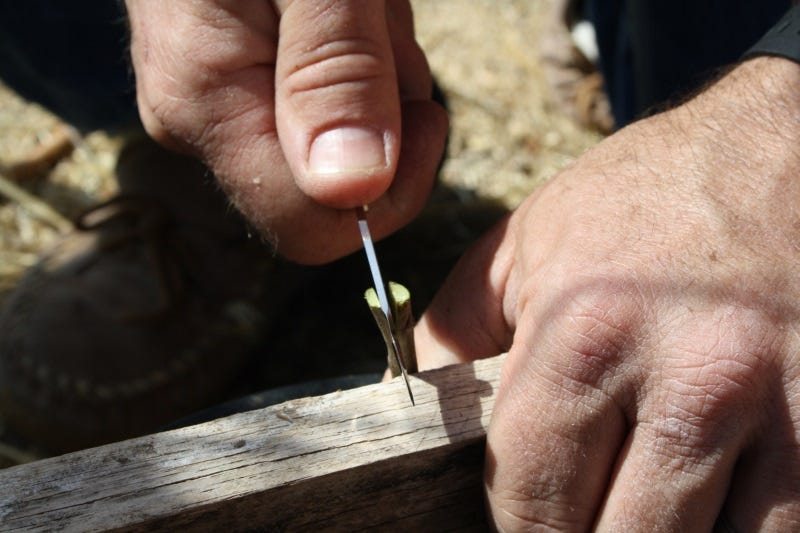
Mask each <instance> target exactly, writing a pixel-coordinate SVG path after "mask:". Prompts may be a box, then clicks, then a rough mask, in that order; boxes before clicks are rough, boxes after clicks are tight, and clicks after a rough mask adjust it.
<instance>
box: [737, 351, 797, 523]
mask: <svg viewBox="0 0 800 533" xmlns="http://www.w3.org/2000/svg"><path fill="white" fill-rule="evenodd" d="M794 352H795V353H797V351H796V350H794ZM789 364H790V365H791V364H792V363H789ZM784 376H785V377H784V379H783V380H781V381H782V382H779V380H775V382H774V383H773V384H772V385H771V386H770V387H769V390H770V391H772V392H773V393H774V396H775V398H776V400H775V401H773V402H771V403H770V407H769V408H768V409H764V410H763V411H762V417H763V420H764V424H763V426H762V427H763V428H764V429H765V434H764V435H763V436H761V437H760V438H758V439H757V440H756V441H755V442H754V443H752V444H751V445H750V446H749V447H748V449H747V450H746V452H745V453H744V454H743V456H742V457H741V458H740V459H739V461H738V462H737V465H736V472H735V474H734V477H733V481H732V483H731V490H730V492H729V493H728V499H727V501H726V503H725V507H724V508H723V510H722V515H723V516H724V518H725V520H726V521H727V522H728V523H729V524H730V526H731V527H733V528H734V529H735V530H736V531H798V527H800V526H798V525H799V524H800V435H798V429H797V428H798V427H800V366H798V365H797V364H796V362H795V363H794V364H793V368H791V369H787V371H786V373H785V374H784Z"/></svg>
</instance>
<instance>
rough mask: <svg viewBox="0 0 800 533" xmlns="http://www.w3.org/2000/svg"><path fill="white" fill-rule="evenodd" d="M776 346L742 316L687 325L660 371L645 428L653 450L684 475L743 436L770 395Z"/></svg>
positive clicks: (776, 339)
mask: <svg viewBox="0 0 800 533" xmlns="http://www.w3.org/2000/svg"><path fill="white" fill-rule="evenodd" d="M780 344H781V341H780V334H779V333H778V330H777V328H775V327H774V326H773V325H772V324H771V323H770V321H769V320H766V319H764V317H762V316H759V315H757V314H754V313H753V312H751V311H748V310H742V309H727V310H723V311H718V315H717V316H715V317H712V319H702V320H695V321H694V324H693V325H692V326H691V327H690V329H689V331H688V333H686V334H684V335H683V336H682V339H681V342H680V346H679V349H678V352H677V355H674V356H673V357H670V358H668V359H666V365H665V366H664V367H663V368H662V369H661V383H660V386H661V387H662V390H661V393H660V394H657V395H656V398H655V401H656V404H657V405H659V407H658V410H657V411H656V412H655V417H656V421H655V422H653V423H652V424H651V427H650V430H651V431H652V433H653V438H654V443H655V446H654V450H655V451H656V452H657V453H658V454H660V455H661V456H663V457H664V458H666V459H667V460H668V462H670V463H671V464H673V466H674V467H675V468H682V469H685V468H686V467H687V465H688V464H690V463H691V464H698V463H702V462H703V461H705V460H706V459H707V458H708V457H710V456H712V455H713V454H714V453H715V450H717V449H718V448H720V447H721V446H722V445H723V443H724V442H725V441H728V440H730V439H731V438H734V436H735V435H739V438H741V436H742V435H744V434H746V433H747V432H749V430H750V429H751V428H750V427H748V424H750V425H755V424H757V423H758V419H759V418H760V413H759V410H760V409H762V408H763V406H764V405H765V402H767V400H766V398H767V396H768V395H769V394H770V391H769V390H768V387H769V384H770V383H772V382H774V379H773V378H774V377H775V368H773V365H772V360H773V358H774V354H775V353H776V350H779V349H780V348H779V347H780Z"/></svg>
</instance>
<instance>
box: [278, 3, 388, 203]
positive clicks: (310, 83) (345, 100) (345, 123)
mask: <svg viewBox="0 0 800 533" xmlns="http://www.w3.org/2000/svg"><path fill="white" fill-rule="evenodd" d="M275 75H276V80H275V86H276V120H277V127H278V135H279V137H280V141H281V146H282V148H283V151H284V155H285V157H286V160H287V162H288V163H289V166H290V167H291V169H292V173H293V174H294V176H295V179H296V182H297V185H298V186H299V187H300V189H301V190H302V191H303V192H304V193H305V194H307V195H308V196H310V197H311V198H313V199H314V200H316V201H317V202H319V203H322V204H325V205H328V206H330V207H336V208H348V207H354V206H357V205H361V204H366V203H369V202H372V201H373V200H375V199H376V198H378V197H379V196H380V195H382V194H383V193H384V192H385V191H386V190H387V189H388V187H389V185H390V184H391V181H392V178H393V176H394V173H395V170H396V167H397V160H398V154H399V152H400V127H401V126H400V98H399V92H398V82H397V74H396V71H395V64H394V58H393V53H392V43H391V39H390V34H389V29H388V27H387V21H386V6H385V2H383V1H376V0H294V1H292V2H291V3H288V6H287V7H286V9H285V12H284V13H283V14H282V16H281V25H280V39H279V44H278V59H277V64H276V74H275Z"/></svg>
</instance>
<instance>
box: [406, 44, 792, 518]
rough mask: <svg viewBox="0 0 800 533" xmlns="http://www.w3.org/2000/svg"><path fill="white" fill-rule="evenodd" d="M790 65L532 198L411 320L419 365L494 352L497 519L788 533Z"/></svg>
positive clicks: (756, 65) (492, 486)
mask: <svg viewBox="0 0 800 533" xmlns="http://www.w3.org/2000/svg"><path fill="white" fill-rule="evenodd" d="M798 86H800V66H798V65H796V64H794V63H792V62H789V61H786V60H783V59H777V58H758V59H753V60H750V61H747V62H745V63H744V64H742V65H740V66H739V67H738V68H736V69H735V70H733V71H732V72H731V73H730V74H729V75H727V76H726V77H724V78H723V79H722V80H721V81H720V82H718V83H717V84H715V85H714V86H712V87H711V88H710V89H708V90H707V91H706V92H705V93H703V94H701V95H699V96H698V97H696V98H695V99H693V100H691V101H690V102H688V103H686V104H684V105H683V106H681V107H678V108H676V109H674V110H672V111H669V112H667V113H663V114H661V115H657V116H654V117H652V118H650V119H646V120H643V121H641V122H639V123H636V124H634V125H632V126H630V127H628V128H626V129H624V130H622V131H620V132H619V133H617V134H615V135H613V136H611V137H610V138H608V139H607V140H606V141H604V142H603V143H601V144H599V145H598V146H596V147H595V148H594V149H593V150H591V151H589V152H588V153H587V154H585V155H584V156H583V157H581V158H580V159H579V160H577V161H576V162H575V163H574V164H573V165H572V166H570V167H569V168H567V169H566V170H565V171H563V172H562V173H561V174H560V175H559V176H557V177H556V178H554V179H553V180H552V181H551V182H549V183H548V184H547V185H545V186H543V187H541V188H540V189H539V190H537V191H536V192H535V193H534V194H533V195H532V196H531V197H530V198H529V199H528V200H527V201H526V202H525V203H524V204H523V205H522V206H521V207H520V208H519V209H518V210H517V211H516V212H515V213H513V214H512V215H511V216H510V217H509V218H508V219H507V220H506V221H505V222H503V223H502V224H501V225H499V226H498V227H496V228H495V229H494V230H493V231H492V232H490V233H489V234H488V235H487V236H486V237H485V238H484V239H483V240H482V241H481V242H479V243H478V244H477V245H476V246H475V247H474V249H473V250H472V251H471V252H470V253H468V254H467V255H466V256H465V257H464V258H463V259H462V261H461V262H460V263H459V265H458V266H457V267H456V269H455V270H454V271H453V272H452V274H451V276H450V278H449V279H448V280H447V281H446V283H445V286H444V287H443V288H442V290H441V292H440V293H439V295H438V296H437V298H436V299H435V300H434V302H433V303H432V305H431V307H430V308H429V310H428V311H427V312H426V314H425V315H424V317H423V319H422V320H421V322H420V324H419V325H418V327H417V330H416V341H417V348H418V350H417V351H418V354H419V363H420V367H421V368H430V367H433V366H440V365H443V364H447V363H454V362H461V361H467V360H470V359H475V358H478V357H486V356H491V355H495V354H498V353H501V352H503V351H506V350H507V351H508V352H509V355H508V359H507V361H506V364H505V367H504V369H503V375H502V379H501V383H500V389H499V391H498V394H497V400H496V404H495V408H494V415H493V417H492V421H491V424H490V428H489V433H488V438H487V456H486V480H485V483H486V492H487V495H488V502H489V507H490V511H491V514H492V519H493V521H494V525H495V526H496V527H497V528H499V529H501V530H509V531H519V530H521V529H525V528H531V527H536V526H538V527H541V528H542V529H554V530H558V531H564V530H569V531H583V530H587V529H590V528H592V527H595V528H597V529H599V530H601V531H648V532H650V531H710V530H711V529H712V528H713V527H714V524H715V521H716V520H717V519H718V516H720V515H721V514H722V513H724V514H725V515H726V516H727V519H728V521H729V522H730V523H731V524H732V525H733V526H734V527H736V528H737V529H738V530H739V531H755V530H757V529H759V528H761V529H764V530H768V531H790V530H793V531H797V528H798V524H800V335H798V332H800V210H799V209H798V206H800V100H798V98H797V96H796V90H797V89H796V88H797V87H798Z"/></svg>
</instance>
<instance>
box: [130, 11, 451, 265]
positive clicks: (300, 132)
mask: <svg viewBox="0 0 800 533" xmlns="http://www.w3.org/2000/svg"><path fill="white" fill-rule="evenodd" d="M126 6H127V9H128V15H129V19H130V23H131V57H132V60H133V66H134V70H135V73H136V92H137V101H138V104H139V113H140V116H141V118H142V122H143V123H144V125H145V128H146V129H147V131H148V133H149V134H150V135H151V136H152V137H153V138H155V139H156V140H157V141H159V142H161V143H162V144H165V145H166V146H168V147H171V148H174V149H177V150H180V151H184V152H189V153H192V154H195V155H197V156H198V157H200V158H201V159H203V160H204V161H205V162H206V164H207V165H208V166H209V167H210V169H211V170H212V171H213V172H214V174H215V176H216V177H217V178H218V180H219V183H220V184H221V186H222V187H223V189H224V190H225V191H226V192H227V193H228V195H229V197H230V198H231V200H232V201H233V203H234V204H235V205H236V207H237V208H238V209H240V210H241V211H242V212H243V213H244V215H245V216H246V217H247V218H248V219H249V220H250V222H251V223H252V224H253V225H254V226H255V228H256V229H257V230H259V231H260V232H261V234H262V235H264V236H265V237H266V238H268V239H270V240H271V241H272V243H273V244H274V245H275V246H276V248H277V250H278V252H280V253H281V254H283V255H284V256H286V257H288V258H290V259H294V260H297V261H300V262H304V263H320V262H325V261H329V260H332V259H336V258H337V257H340V256H342V255H345V254H346V253H349V252H352V251H353V250H355V249H356V248H357V247H358V246H359V244H360V241H359V236H358V232H357V230H356V224H355V222H354V220H355V214H354V213H353V210H352V209H349V208H353V207H356V206H359V205H362V204H370V207H371V209H372V210H373V211H376V212H377V213H376V216H374V217H373V222H372V226H373V227H372V230H373V233H375V234H376V235H377V236H378V237H382V236H385V235H387V234H389V233H390V232H392V231H394V230H396V229H398V228H399V227H401V226H403V225H404V224H406V223H407V222H409V221H410V220H411V219H412V218H413V217H414V216H415V215H416V214H417V212H418V211H419V210H420V209H421V208H422V206H423V205H424V203H425V200H426V199H427V197H428V194H429V193H430V188H431V186H432V184H433V179H434V176H435V170H436V166H437V164H438V162H439V159H440V157H441V154H442V152H443V149H444V140H445V136H446V132H447V117H446V114H445V112H444V110H443V109H442V108H441V107H440V106H438V105H437V104H435V103H434V102H432V101H431V86H432V81H431V75H430V72H429V70H428V65H427V62H426V60H425V57H424V55H423V53H422V51H421V50H420V48H419V46H418V45H417V43H416V41H415V40H414V30H413V20H412V16H411V9H410V7H409V5H408V2H407V0H387V1H386V2H385V4H384V2H382V1H375V0H294V1H289V0H283V1H275V2H268V1H246V2H238V1H233V0H206V1H194V0H170V1H169V2H162V1H158V0H127V2H126ZM401 124H402V131H401ZM342 127H343V128H346V129H349V130H350V131H352V130H353V129H355V128H361V129H366V130H368V131H370V132H373V133H375V134H377V136H378V138H379V139H380V142H382V144H383V146H382V147H381V150H382V153H381V154H380V155H381V158H380V160H374V159H373V158H367V159H366V160H364V159H363V158H362V159H359V158H357V157H356V156H357V155H358V154H359V153H367V150H366V149H365V142H363V139H361V138H357V140H356V141H355V142H354V143H352V146H350V152H348V154H349V156H348V157H344V158H339V159H338V160H337V158H336V157H334V160H333V161H332V162H329V164H327V165H323V166H321V167H320V166H319V165H317V166H315V165H313V164H312V159H314V158H312V156H311V151H312V145H313V144H314V142H315V139H316V138H317V137H318V136H320V135H321V134H324V133H326V132H330V131H333V130H337V129H338V128H342ZM359 139H361V141H362V142H359ZM401 146H402V151H401ZM323 152H324V151H323ZM334 152H335V151H334ZM369 153H371V152H369ZM334 155H335V153H334ZM342 159H343V160H342ZM314 160H316V159H314ZM332 164H333V166H332Z"/></svg>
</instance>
